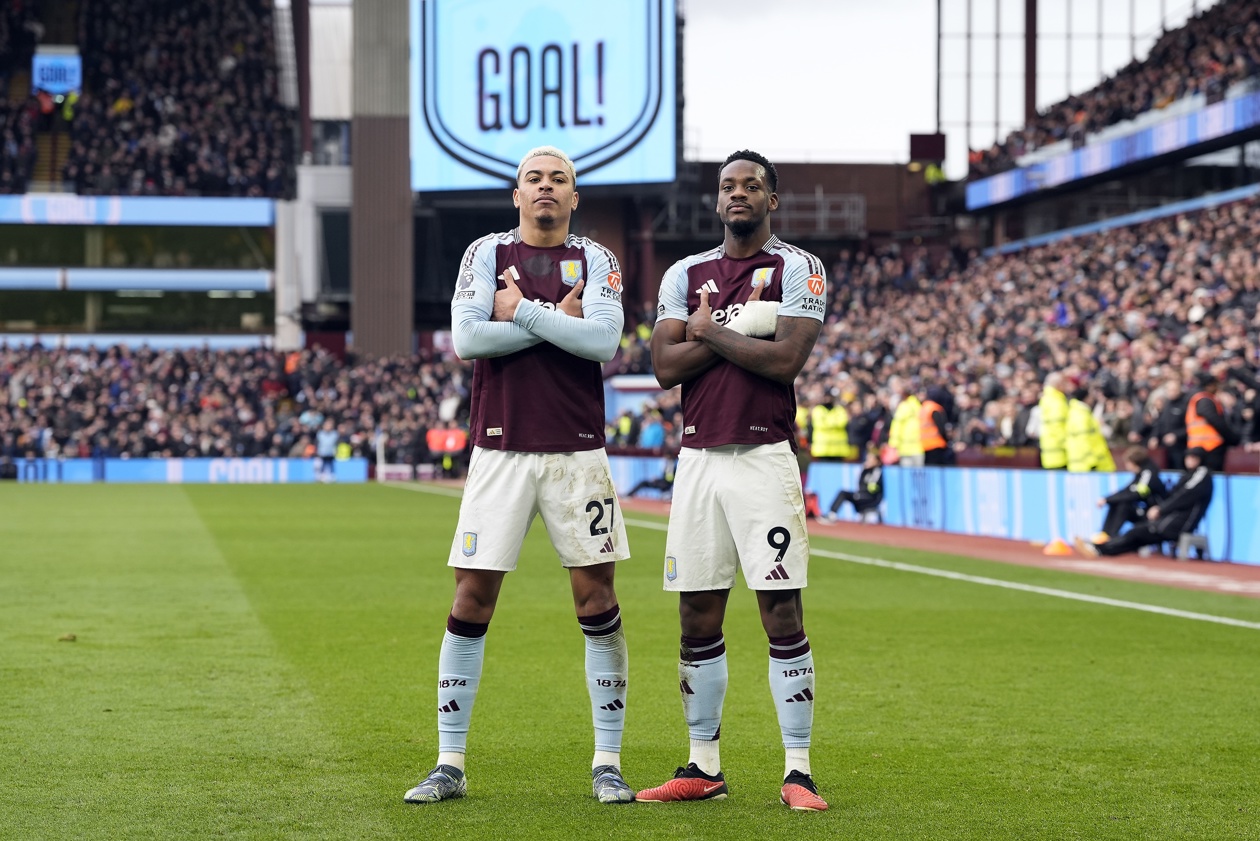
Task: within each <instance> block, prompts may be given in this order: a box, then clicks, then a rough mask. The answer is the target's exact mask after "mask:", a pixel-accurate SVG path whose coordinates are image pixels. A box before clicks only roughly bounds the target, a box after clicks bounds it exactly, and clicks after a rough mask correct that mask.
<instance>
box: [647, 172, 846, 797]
mask: <svg viewBox="0 0 1260 841" xmlns="http://www.w3.org/2000/svg"><path fill="white" fill-rule="evenodd" d="M777 186H778V174H777V173H776V172H775V168H774V165H773V164H771V163H770V162H769V161H768V160H766V159H765V158H764V157H763V156H761V155H759V154H757V153H756V152H749V151H740V152H736V153H734V154H732V155H731V156H730V157H729V158H727V159H726V161H725V162H724V163H723V165H722V169H721V172H720V174H719V176H718V199H717V214H718V218H719V219H721V221H722V224H723V225H724V226H725V227H726V233H725V236H724V238H723V242H722V244H721V245H720V246H718V247H717V248H714V249H712V250H710V251H707V252H704V253H702V254H697V255H694V256H691V257H688V258H686V259H684V260H681V261H680V262H678V263H676V264H674V266H673V267H672V268H670V270H669V271H668V272H667V273H666V274H665V277H664V279H663V280H662V283H661V293H660V302H659V306H658V309H657V320H656V326H655V328H654V329H653V331H652V364H653V369H654V370H655V372H656V378H657V380H659V382H660V384H661V386H662V387H663V388H667V389H668V388H673V387H674V386H675V385H678V384H680V383H681V384H682V408H683V436H682V451H681V453H680V454H679V463H678V474H677V476H676V478H675V482H674V497H673V507H672V510H671V512H670V519H669V531H668V533H667V536H666V545H665V554H666V558H665V589H666V590H668V591H673V592H677V593H678V594H679V619H680V624H681V629H682V640H681V651H680V663H679V665H678V674H679V691H680V692H681V693H682V701H683V713H684V717H685V719H686V721H687V729H688V733H689V736H690V739H691V753H690V759H689V760H688V763H687V766H686V767H685V768H679V769H678V771H677V772H676V773H675V775H674V778H673V779H671V780H669V781H668V782H666V783H664V784H663V785H660V786H657V787H656V788H652V789H647V790H645V791H641V792H639V794H638V799H639V800H640V801H644V802H665V801H678V800H714V799H721V798H724V797H726V796H727V793H728V788H727V785H726V780H725V777H724V776H723V774H722V765H721V761H720V757H719V752H718V739H719V736H720V734H721V724H722V703H723V701H724V699H725V696H726V687H727V665H726V643H725V640H724V638H723V636H722V623H723V620H724V618H725V614H726V604H727V600H728V598H729V597H730V590H731V587H732V586H733V585H734V583H735V574H736V571H737V570H738V569H740V568H741V567H742V568H743V571H744V578H745V580H746V581H747V583H748V586H749V587H750V588H752V589H753V590H755V591H756V593H757V605H758V608H759V609H760V613H761V624H762V627H763V628H764V629H765V631H766V635H767V636H768V637H769V640H770V691H771V692H772V694H773V695H774V704H775V709H776V712H777V713H778V718H779V727H780V730H781V732H782V734H783V745H784V749H785V752H786V762H785V779H784V783H783V788H782V790H781V791H780V797H781V799H782V801H783V802H784V803H785V804H787V805H788V806H789V807H791V808H792V809H796V810H809V811H821V810H823V809H826V808H827V803H826V801H824V800H823V799H822V798H821V797H819V796H818V790H817V788H816V786H815V785H814V782H813V779H812V777H811V776H810V773H811V771H810V765H809V744H810V733H811V730H812V726H813V715H814V661H813V654H812V653H811V652H810V647H809V639H808V638H807V637H806V636H805V630H804V627H803V625H802V618H801V588H803V587H804V586H805V584H806V571H807V568H808V564H809V533H808V531H807V529H806V523H805V500H804V496H803V494H802V490H801V481H800V473H799V469H798V465H797V461H796V446H797V444H796V440H795V436H794V426H793V419H794V417H795V414H796V399H795V394H794V391H793V383H794V381H795V380H796V377H797V375H798V374H799V373H800V371H801V368H802V367H803V366H804V364H805V361H806V360H807V359H808V357H809V354H810V352H811V351H812V350H813V347H814V343H815V341H816V340H817V338H818V334H819V332H820V331H821V329H822V319H823V314H824V312H825V310H826V301H827V298H826V291H827V290H826V282H825V280H824V274H823V270H822V264H821V263H820V262H819V260H818V258H817V257H815V256H813V255H812V254H809V253H807V252H805V251H803V250H801V249H799V248H795V247H793V246H790V245H787V244H786V243H784V242H782V241H780V240H779V238H778V237H777V236H774V235H773V234H772V233H771V231H770V214H771V213H772V212H773V211H774V210H775V208H777V207H778V203H779V199H778V195H777V194H776V193H775V190H776V189H777ZM754 337H758V338H754ZM759 337H765V338H759Z"/></svg>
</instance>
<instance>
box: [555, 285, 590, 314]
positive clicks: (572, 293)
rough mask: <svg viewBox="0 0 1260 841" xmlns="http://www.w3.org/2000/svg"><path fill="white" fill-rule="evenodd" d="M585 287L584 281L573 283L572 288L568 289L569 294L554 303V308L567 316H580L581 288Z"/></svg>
mask: <svg viewBox="0 0 1260 841" xmlns="http://www.w3.org/2000/svg"><path fill="white" fill-rule="evenodd" d="M585 288H586V281H585V280H579V281H578V282H577V283H575V284H573V288H572V289H570V290H569V294H568V295H565V296H564V298H563V299H561V301H560V303H558V304H556V309H558V310H560V312H562V313H564V314H565V315H567V316H571V317H573V318H581V317H582V290H583V289H585Z"/></svg>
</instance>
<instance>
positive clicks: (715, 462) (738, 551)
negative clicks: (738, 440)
mask: <svg viewBox="0 0 1260 841" xmlns="http://www.w3.org/2000/svg"><path fill="white" fill-rule="evenodd" d="M741 567H742V568H743V570H744V580H745V581H747V582H748V587H749V589H752V590H796V589H799V588H802V587H804V586H805V584H806V572H807V570H808V567H809V529H808V527H807V526H806V523H805V497H804V494H803V493H802V492H801V473H800V466H799V464H798V463H797V461H796V455H795V454H794V453H793V452H792V446H791V444H790V443H789V442H787V441H780V442H778V443H775V444H759V445H748V444H730V445H727V446H723V447H709V448H706V449H693V448H688V447H684V448H683V450H682V452H681V453H679V456H678V472H677V474H676V475H675V477H674V498H673V506H672V507H671V510H670V513H669V532H668V534H667V536H666V538H665V589H666V590H670V591H675V592H696V591H700V590H729V589H730V588H731V587H732V586H734V584H735V573H736V572H738V571H739V569H740V568H741Z"/></svg>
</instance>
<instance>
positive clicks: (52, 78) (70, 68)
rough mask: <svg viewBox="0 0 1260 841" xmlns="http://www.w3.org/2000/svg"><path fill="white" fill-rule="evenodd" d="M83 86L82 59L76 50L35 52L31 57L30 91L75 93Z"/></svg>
mask: <svg viewBox="0 0 1260 841" xmlns="http://www.w3.org/2000/svg"><path fill="white" fill-rule="evenodd" d="M82 86H83V61H82V60H81V59H80V58H79V54H78V53H77V52H72V53H68V52H42V51H41V52H37V53H35V56H34V57H33V58H32V59H31V93H34V92H35V91H40V90H44V91H48V92H49V93H52V94H59V93H70V92H71V91H75V92H76V93H77V92H78V91H79V89H80V88H81V87H82Z"/></svg>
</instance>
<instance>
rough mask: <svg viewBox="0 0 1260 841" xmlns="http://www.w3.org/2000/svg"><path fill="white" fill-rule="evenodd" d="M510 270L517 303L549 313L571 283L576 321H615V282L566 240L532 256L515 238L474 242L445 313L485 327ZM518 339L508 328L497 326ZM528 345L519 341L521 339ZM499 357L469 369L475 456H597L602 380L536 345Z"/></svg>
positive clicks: (607, 261) (579, 243)
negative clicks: (576, 291) (576, 290)
mask: <svg viewBox="0 0 1260 841" xmlns="http://www.w3.org/2000/svg"><path fill="white" fill-rule="evenodd" d="M509 268H511V269H513V270H514V272H515V278H516V284H517V286H519V287H520V290H521V294H522V295H523V296H524V298H525V299H526V300H530V301H534V302H535V303H537V304H539V305H541V306H543V307H547V308H549V309H555V306H556V304H557V303H559V302H560V301H561V300H562V299H563V298H564V297H565V296H566V295H568V294H569V292H571V291H572V289H573V287H574V286H575V285H576V284H577V282H578V281H580V280H585V281H586V285H585V287H584V288H583V292H582V308H583V313H584V316H585V317H588V318H589V317H590V316H591V315H592V313H593V311H594V310H604V309H608V308H615V311H616V317H617V330H618V332H619V331H620V324H621V322H620V318H621V274H620V270H619V266H618V264H617V258H616V257H615V256H613V253H612V252H611V251H609V250H608V249H607V248H605V247H604V246H602V245H600V244H598V243H596V242H593V241H591V240H589V239H587V238H585V237H577V236H573V235H570V236H569V237H568V238H567V239H566V240H565V242H564V244H563V245H558V246H554V247H549V248H540V247H537V246H532V245H527V244H526V243H524V242H523V241H521V238H520V233H519V230H517V229H514V230H512V231H509V232H507V233H501V234H492V235H490V236H487V237H483V238H481V239H479V240H477V241H476V242H474V243H473V244H472V245H470V246H469V247H468V250H467V251H466V252H465V254H464V260H463V263H462V264H461V266H460V276H459V280H458V283H457V285H456V290H455V296H454V298H453V300H452V302H451V306H452V310H453V311H454V310H456V309H457V308H458V307H461V306H463V307H467V306H470V305H471V306H476V307H480V311H481V314H482V315H483V316H484V317H485V318H489V315H490V311H491V308H492V307H493V300H494V291H495V290H496V289H504V288H506V284H505V283H504V282H503V281H502V280H500V279H499V276H500V275H502V274H503V273H504V272H505V271H507V270H508V269H509ZM502 326H504V327H509V328H514V329H515V331H517V332H524V328H518V327H516V325H507V324H504V325H502ZM526 335H527V338H528V334H526ZM520 344H522V343H521V342H519V341H518V342H516V344H515V345H514V346H513V347H514V349H513V350H512V351H511V352H508V353H504V354H503V355H501V356H492V357H489V358H478V359H476V360H475V361H474V362H473V379H472V394H471V403H472V405H471V416H470V418H469V427H470V429H469V431H470V435H471V437H472V440H473V443H474V444H475V445H476V446H478V447H487V448H490V449H495V450H515V451H522V452H535V453H539V452H574V451H578V450H593V449H598V448H600V447H603V446H604V380H603V373H602V369H601V366H600V363H599V362H596V361H594V360H591V359H584V358H582V357H580V356H577V355H575V354H573V353H570V352H568V351H566V350H563V349H562V348H560V347H557V346H556V345H554V344H552V343H550V342H546V341H537V340H536V339H535V340H534V341H533V342H532V343H530V344H529V346H527V347H523V348H520V347H519V346H520Z"/></svg>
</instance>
